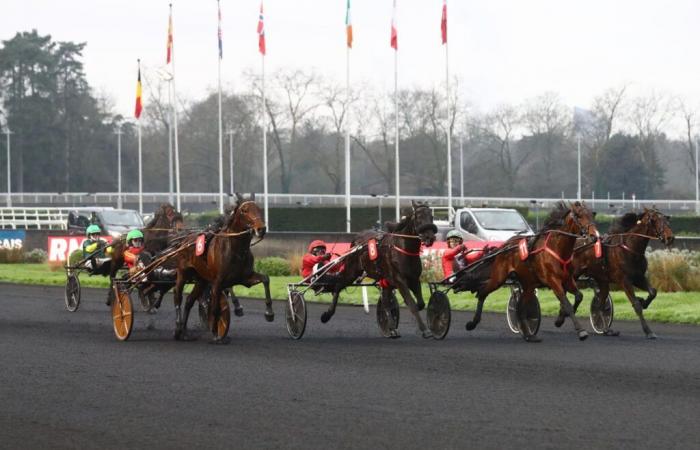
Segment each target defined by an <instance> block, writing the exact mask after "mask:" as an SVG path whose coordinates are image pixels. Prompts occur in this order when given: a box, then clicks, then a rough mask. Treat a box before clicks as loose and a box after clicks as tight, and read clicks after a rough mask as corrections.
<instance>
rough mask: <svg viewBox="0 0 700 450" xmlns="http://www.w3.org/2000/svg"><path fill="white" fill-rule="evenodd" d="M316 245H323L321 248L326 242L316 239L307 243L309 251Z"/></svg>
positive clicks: (324, 246)
mask: <svg viewBox="0 0 700 450" xmlns="http://www.w3.org/2000/svg"><path fill="white" fill-rule="evenodd" d="M318 247H323V249H325V248H326V243H325V242H323V241H321V240H318V239H317V240H315V241H311V243H310V244H309V253H311V252H312V251H313V250H314V249H315V248H318Z"/></svg>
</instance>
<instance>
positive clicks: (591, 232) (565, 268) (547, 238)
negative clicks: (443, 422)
mask: <svg viewBox="0 0 700 450" xmlns="http://www.w3.org/2000/svg"><path fill="white" fill-rule="evenodd" d="M593 218H594V214H593V213H592V212H591V211H590V210H589V209H588V207H587V206H586V205H585V204H583V203H580V202H575V203H572V204H569V205H567V204H566V203H564V202H563V201H562V202H559V203H557V205H556V206H555V207H554V209H553V210H552V212H551V213H550V215H549V217H548V218H547V220H546V221H545V223H544V226H543V228H542V230H540V231H539V232H538V233H537V234H536V235H535V236H534V237H532V238H531V239H530V242H529V244H528V247H529V254H528V255H527V257H525V255H521V251H520V249H519V245H518V244H519V242H520V241H521V240H522V239H524V238H523V237H520V236H516V237H514V238H511V239H510V240H508V241H506V242H505V244H503V247H502V249H500V250H497V251H495V252H491V253H493V255H492V256H491V257H490V258H488V259H486V260H485V261H484V263H483V264H482V265H480V266H478V267H477V270H475V271H467V272H466V273H465V275H464V276H462V277H461V278H459V279H458V281H457V282H456V283H455V288H456V290H457V289H458V290H460V291H465V290H469V291H471V292H473V293H475V294H476V296H477V299H478V303H477V307H476V312H475V314H474V318H473V319H472V320H471V321H470V322H467V324H466V328H467V330H469V331H471V330H473V329H474V328H476V326H477V325H478V324H479V322H480V321H481V312H482V310H483V306H484V301H485V300H486V297H487V296H488V295H489V294H490V293H491V292H493V291H495V290H496V289H498V288H499V287H501V286H502V285H503V284H504V283H505V282H506V281H507V280H509V279H515V280H517V281H518V282H519V283H520V284H521V286H522V299H521V302H523V306H524V307H523V308H520V310H519V311H520V312H519V314H525V311H526V310H527V308H528V306H530V305H531V302H535V301H537V299H536V297H535V289H536V288H538V287H549V288H550V289H552V291H553V292H554V294H555V295H556V297H557V299H559V302H560V303H561V307H562V309H563V310H564V311H566V312H567V313H568V316H569V317H571V320H572V322H573V324H574V328H575V329H576V332H577V334H578V337H579V339H580V340H584V339H586V338H587V337H588V333H587V332H586V330H584V329H583V328H582V327H581V324H580V323H579V321H578V319H576V317H575V316H574V309H573V307H572V305H571V303H569V300H568V299H567V297H566V287H569V288H571V286H575V285H576V284H575V282H574V279H573V277H572V272H571V268H570V265H571V260H572V255H573V251H574V245H575V243H576V238H577V237H579V236H591V237H593V238H594V239H595V238H597V235H598V230H597V229H596V226H595V223H594V222H593ZM485 256H488V254H487V255H485ZM523 258H524V259H523ZM521 334H522V336H523V339H525V340H526V341H528V342H539V338H538V337H537V336H535V335H534V334H528V332H526V330H521Z"/></svg>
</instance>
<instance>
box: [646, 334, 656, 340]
mask: <svg viewBox="0 0 700 450" xmlns="http://www.w3.org/2000/svg"><path fill="white" fill-rule="evenodd" d="M647 339H652V340H653V339H656V333H649V334H647Z"/></svg>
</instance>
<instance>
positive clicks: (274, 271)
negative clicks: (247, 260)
mask: <svg viewBox="0 0 700 450" xmlns="http://www.w3.org/2000/svg"><path fill="white" fill-rule="evenodd" d="M255 271H256V272H258V273H263V274H265V275H267V276H270V277H279V276H282V277H288V276H289V275H291V274H292V270H291V267H290V265H289V261H287V260H286V259H284V258H278V257H276V256H270V257H267V258H260V259H257V260H255Z"/></svg>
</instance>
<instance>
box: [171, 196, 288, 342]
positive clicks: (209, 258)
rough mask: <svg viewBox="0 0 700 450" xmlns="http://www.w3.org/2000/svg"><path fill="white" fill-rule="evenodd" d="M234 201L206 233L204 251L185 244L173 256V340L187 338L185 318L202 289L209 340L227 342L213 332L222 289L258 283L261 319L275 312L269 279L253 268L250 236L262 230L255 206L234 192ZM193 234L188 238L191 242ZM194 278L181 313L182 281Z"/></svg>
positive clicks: (261, 221) (262, 235)
mask: <svg viewBox="0 0 700 450" xmlns="http://www.w3.org/2000/svg"><path fill="white" fill-rule="evenodd" d="M236 197H237V202H236V204H235V206H234V208H233V209H232V210H231V211H230V213H229V215H228V217H227V218H226V221H225V223H224V225H223V227H221V229H220V230H219V231H216V232H210V234H209V238H210V239H209V243H208V246H207V248H206V251H205V252H204V253H203V254H201V255H199V256H198V255H197V254H196V250H195V245H187V243H185V248H184V250H183V251H182V252H180V253H179V254H178V255H177V256H176V257H175V259H176V261H177V281H176V284H175V314H176V323H175V326H176V329H175V339H178V340H189V339H191V337H190V336H189V335H188V332H187V320H188V318H189V314H190V310H191V309H192V305H193V304H194V302H195V301H196V300H198V299H199V298H200V297H201V296H202V295H203V294H204V291H205V289H211V300H212V301H211V302H210V304H209V305H210V306H209V326H210V329H211V331H212V333H213V335H214V337H213V339H212V342H214V343H225V342H228V340H229V338H228V337H227V336H225V335H224V336H221V335H218V334H217V323H218V321H219V319H220V317H221V314H222V305H221V302H220V301H217V300H219V299H221V298H222V295H223V291H224V289H226V288H230V287H232V286H234V285H243V286H245V287H251V286H253V285H256V284H258V283H262V284H263V286H264V288H265V319H266V320H267V321H268V322H272V321H273V320H274V318H275V314H274V312H273V311H272V298H271V297H270V278H269V277H268V276H267V275H264V274H261V273H257V272H255V271H254V270H253V266H254V257H253V253H252V252H251V249H250V247H251V241H252V238H253V236H256V237H257V238H258V239H262V238H263V237H264V235H265V232H266V227H265V222H264V220H263V217H262V213H261V211H260V208H259V207H258V205H256V204H255V202H254V201H252V200H245V199H243V198H242V197H241V196H239V195H238V194H236ZM195 239H197V236H196V235H193V236H191V237H190V238H189V240H190V241H191V242H189V244H193V243H194V240H195ZM190 281H194V282H195V285H194V288H193V289H192V292H191V293H190V294H189V296H188V297H187V303H186V304H185V313H184V316H183V314H182V311H181V305H182V293H183V288H184V286H185V283H187V282H190Z"/></svg>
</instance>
